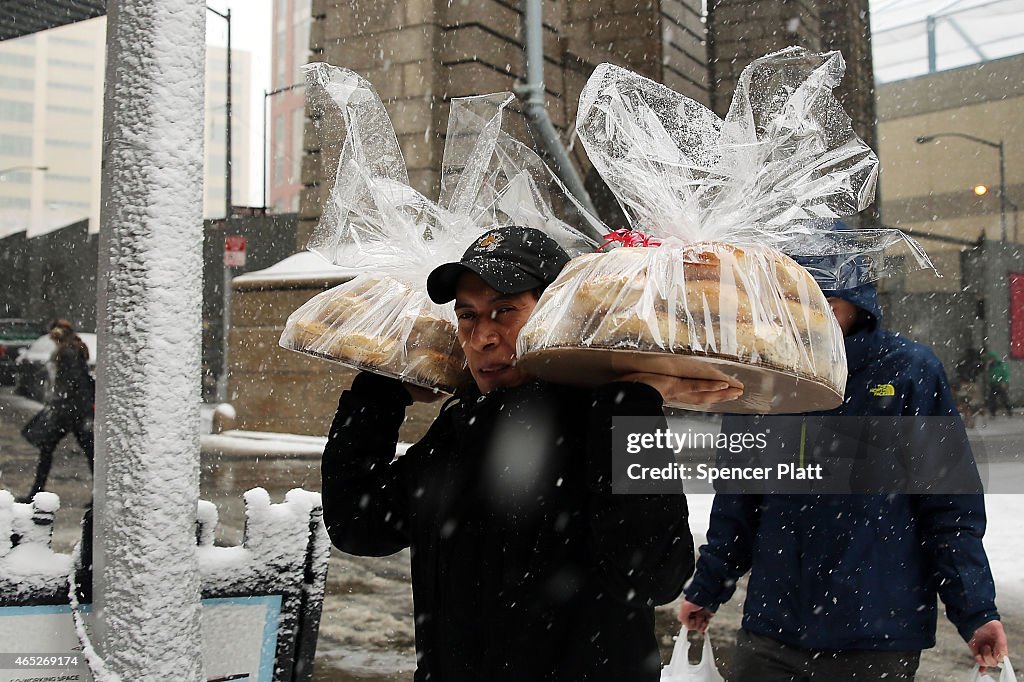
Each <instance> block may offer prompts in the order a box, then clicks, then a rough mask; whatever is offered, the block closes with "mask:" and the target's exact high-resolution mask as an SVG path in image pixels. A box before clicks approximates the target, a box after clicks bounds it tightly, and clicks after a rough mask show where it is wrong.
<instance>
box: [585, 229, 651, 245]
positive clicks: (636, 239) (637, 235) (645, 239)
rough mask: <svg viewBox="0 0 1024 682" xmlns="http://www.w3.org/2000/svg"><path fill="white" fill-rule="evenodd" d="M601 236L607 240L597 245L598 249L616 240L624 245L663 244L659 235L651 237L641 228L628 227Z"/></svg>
mask: <svg viewBox="0 0 1024 682" xmlns="http://www.w3.org/2000/svg"><path fill="white" fill-rule="evenodd" d="M601 238H602V239H605V240H606V241H605V243H604V244H601V246H599V247H597V250H598V251H600V250H601V249H603V248H604V247H606V246H608V245H609V244H614V243H615V242H619V243H620V244H622V245H623V246H661V240H660V239H658V238H657V237H650V236H648V235H646V234H644V233H643V232H640V231H639V230H633V229H630V228H628V227H623V228H620V229H618V230H615V231H614V232H609V233H608V234H604V235H601Z"/></svg>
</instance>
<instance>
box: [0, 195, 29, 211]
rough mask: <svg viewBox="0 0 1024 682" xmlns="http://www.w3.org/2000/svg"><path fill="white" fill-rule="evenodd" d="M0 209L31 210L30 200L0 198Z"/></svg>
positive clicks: (23, 198)
mask: <svg viewBox="0 0 1024 682" xmlns="http://www.w3.org/2000/svg"><path fill="white" fill-rule="evenodd" d="M0 208H21V209H30V208H32V202H31V200H29V199H27V198H26V197H0Z"/></svg>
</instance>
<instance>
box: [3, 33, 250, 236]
mask: <svg viewBox="0 0 1024 682" xmlns="http://www.w3.org/2000/svg"><path fill="white" fill-rule="evenodd" d="M105 30H106V19H105V18H102V17H101V18H98V19H93V20H90V21H84V22H80V23H76V24H70V25H67V26H63V27H61V28H56V29H53V30H50V31H45V32H42V33H35V34H31V35H28V36H24V37H22V38H18V39H15V40H6V41H3V42H2V43H0V236H3V235H6V234H11V233H13V232H18V231H21V230H25V231H27V233H28V234H29V236H32V235H35V234H42V233H45V232H48V231H50V230H53V229H56V228H58V227H63V226H65V225H69V224H71V223H74V222H76V221H80V220H83V219H87V220H88V221H89V230H90V232H97V231H98V230H99V212H100V206H99V203H100V160H101V155H102V148H101V140H102V129H103V116H102V111H103V72H104V57H105ZM250 64H251V56H250V55H249V54H248V53H247V52H244V51H241V50H235V51H234V54H233V56H232V67H233V73H232V91H233V97H232V100H233V101H232V108H233V111H232V119H233V123H232V131H233V132H232V158H233V159H234V163H233V171H232V195H233V197H234V198H235V201H234V203H236V204H238V203H247V202H246V201H245V199H246V198H247V197H248V196H249V182H250V180H249V156H250V155H249V121H250V106H249V93H250V91H251V86H250ZM206 74H207V77H206V101H207V105H206V169H205V176H206V182H205V188H206V192H205V201H204V215H205V216H206V217H211V218H216V217H221V216H223V215H224V208H225V196H224V193H225V188H224V184H225V183H224V181H225V164H226V153H225V127H226V119H225V111H226V110H225V85H226V61H225V50H224V48H221V47H213V46H211V47H209V49H208V59H207V65H206ZM43 169H45V170H43Z"/></svg>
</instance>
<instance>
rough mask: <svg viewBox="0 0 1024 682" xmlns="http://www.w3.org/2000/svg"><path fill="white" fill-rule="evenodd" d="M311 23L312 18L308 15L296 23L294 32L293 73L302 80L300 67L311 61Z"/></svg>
mask: <svg viewBox="0 0 1024 682" xmlns="http://www.w3.org/2000/svg"><path fill="white" fill-rule="evenodd" d="M309 24H310V19H309V17H308V16H307V17H306V18H305V19H303V20H302V21H301V22H298V23H296V24H295V31H294V32H293V33H292V43H293V45H292V47H293V49H294V50H295V63H294V65H293V67H292V73H293V74H295V75H296V77H297V78H298V79H299V80H301V77H302V76H301V72H300V71H299V67H300V66H302V65H303V64H305V63H306V62H308V61H309Z"/></svg>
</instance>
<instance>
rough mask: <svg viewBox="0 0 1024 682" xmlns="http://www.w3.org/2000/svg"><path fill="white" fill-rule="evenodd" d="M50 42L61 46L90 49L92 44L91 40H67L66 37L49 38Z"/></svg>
mask: <svg viewBox="0 0 1024 682" xmlns="http://www.w3.org/2000/svg"><path fill="white" fill-rule="evenodd" d="M50 40H52V41H53V42H55V43H60V44H61V45H74V46H75V47H92V46H93V42H92V41H91V40H81V39H79V38H69V37H67V36H50Z"/></svg>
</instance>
